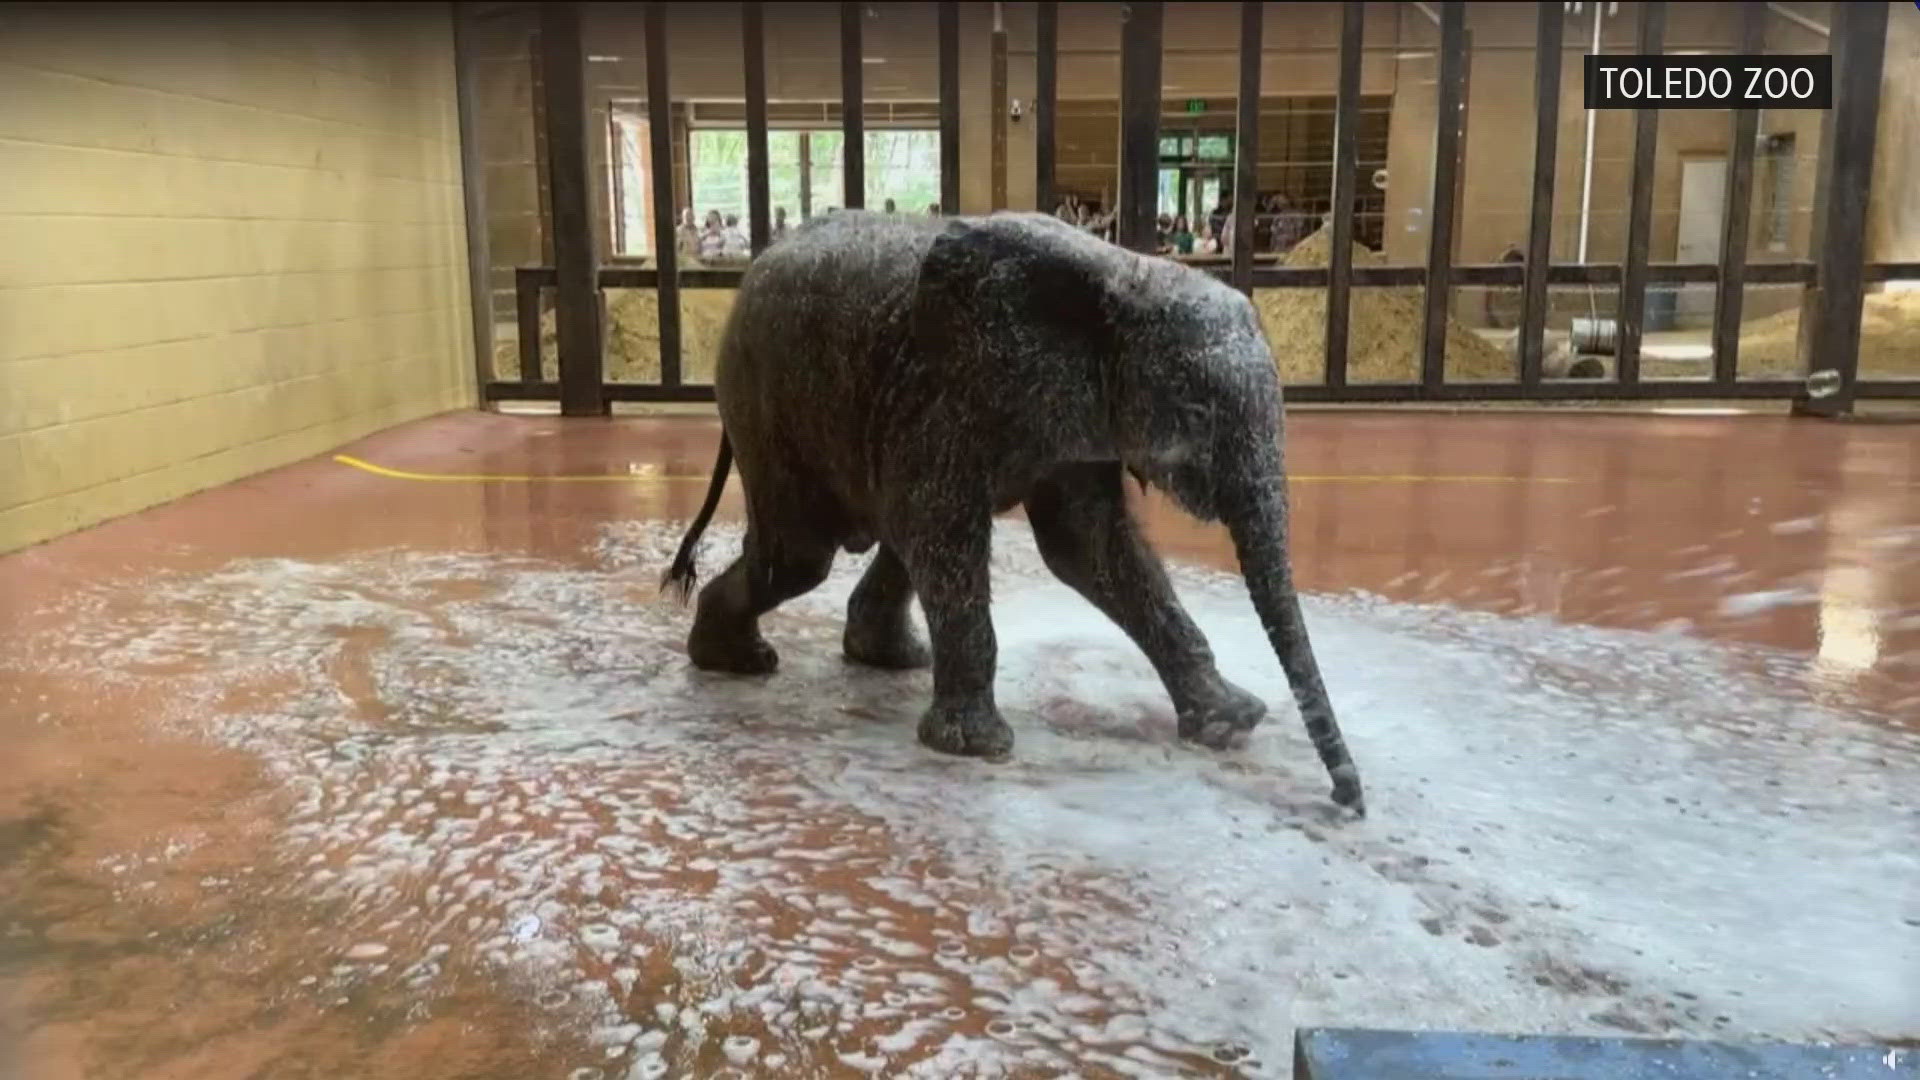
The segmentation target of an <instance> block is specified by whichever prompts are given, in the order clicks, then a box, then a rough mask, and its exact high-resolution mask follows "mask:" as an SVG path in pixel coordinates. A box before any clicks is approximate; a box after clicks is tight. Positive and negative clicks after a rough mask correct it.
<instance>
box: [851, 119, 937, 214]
mask: <svg viewBox="0 0 1920 1080" xmlns="http://www.w3.org/2000/svg"><path fill="white" fill-rule="evenodd" d="M866 134H867V177H866V180H867V206H868V207H869V208H870V209H875V210H878V209H881V208H884V207H885V206H886V204H887V200H888V199H892V200H893V202H894V209H895V210H896V211H898V212H899V213H902V214H924V213H926V212H927V210H928V208H929V207H937V206H938V205H939V203H940V132H939V131H937V130H935V131H918V130H911V131H910V130H900V129H887V130H882V131H869V132H867V133H866Z"/></svg>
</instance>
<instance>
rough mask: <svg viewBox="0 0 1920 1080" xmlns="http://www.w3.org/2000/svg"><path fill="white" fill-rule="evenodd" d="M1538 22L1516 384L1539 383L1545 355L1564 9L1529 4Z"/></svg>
mask: <svg viewBox="0 0 1920 1080" xmlns="http://www.w3.org/2000/svg"><path fill="white" fill-rule="evenodd" d="M1534 17H1535V18H1536V19H1537V20H1539V23H1538V26H1537V27H1536V33H1535V35H1534V46H1533V48H1534V57H1533V199H1532V203H1531V215H1530V216H1531V220H1530V221H1529V222H1528V225H1527V278H1526V283H1525V285H1524V286H1523V287H1522V289H1521V293H1520V331H1519V333H1520V341H1519V345H1520V382H1521V384H1522V385H1525V386H1536V385H1538V384H1539V382H1540V368H1541V361H1542V360H1543V359H1544V354H1545V352H1546V329H1547V311H1548V309H1549V308H1550V307H1551V306H1552V305H1551V303H1550V297H1549V294H1548V292H1547V270H1548V268H1549V266H1550V264H1551V263H1552V262H1553V179H1554V166H1555V165H1556V164H1558V162H1559V151H1560V67H1561V65H1562V64H1563V63H1565V58H1564V57H1563V56H1562V55H1561V53H1560V42H1561V38H1562V36H1563V35H1564V33H1565V28H1566V8H1565V7H1564V6H1563V5H1562V4H1561V3H1560V0H1543V2H1541V3H1539V4H1536V5H1534Z"/></svg>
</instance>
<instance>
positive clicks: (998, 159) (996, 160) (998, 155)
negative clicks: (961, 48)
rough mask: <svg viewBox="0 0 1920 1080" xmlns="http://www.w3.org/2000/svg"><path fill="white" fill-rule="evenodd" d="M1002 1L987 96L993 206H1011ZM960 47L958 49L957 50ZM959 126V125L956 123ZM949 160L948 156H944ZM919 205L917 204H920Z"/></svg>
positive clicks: (996, 20)
mask: <svg viewBox="0 0 1920 1080" xmlns="http://www.w3.org/2000/svg"><path fill="white" fill-rule="evenodd" d="M1000 10H1001V9H1000V5H999V4H995V5H993V39H992V43H991V49H992V55H991V56H990V57H989V63H988V72H987V86H988V94H987V96H988V97H989V98H990V99H991V100H992V105H991V106H990V107H991V108H992V109H993V118H992V119H993V123H992V125H991V131H992V136H993V145H992V147H991V150H990V153H991V159H990V161H989V165H990V166H991V168H992V172H993V175H992V192H991V194H990V196H989V199H988V206H987V208H988V209H989V210H1005V209H1006V208H1007V109H1008V107H1009V106H1008V102H1007V26H1006V23H1005V22H1004V21H1002V17H1001V13H1000ZM956 51H957V50H956ZM955 127H956V128H957V127H958V125H955ZM954 134H955V139H954V141H955V143H956V144H957V143H958V142H959V138H958V136H959V132H958V131H956V132H955V133H954ZM941 160H942V161H943V162H944V161H945V158H944V156H943V157H942V159H941ZM916 209H917V208H916Z"/></svg>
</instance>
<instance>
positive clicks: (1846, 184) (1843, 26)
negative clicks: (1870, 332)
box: [1794, 3, 1890, 417]
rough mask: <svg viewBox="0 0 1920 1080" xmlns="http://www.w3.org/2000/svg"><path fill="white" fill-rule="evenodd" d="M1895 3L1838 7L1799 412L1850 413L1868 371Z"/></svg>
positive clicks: (1803, 319) (1804, 310) (1804, 319)
mask: <svg viewBox="0 0 1920 1080" xmlns="http://www.w3.org/2000/svg"><path fill="white" fill-rule="evenodd" d="M1889 7H1890V5H1888V4H1877V3H1861V4H1835V5H1833V7H1832V12H1831V14H1832V18H1833V27H1832V29H1833V36H1832V38H1831V39H1829V40H1830V42H1831V45H1830V48H1831V49H1832V51H1833V110H1832V111H1831V112H1830V113H1828V114H1827V117H1826V124H1827V128H1828V132H1829V136H1828V137H1827V138H1826V139H1823V140H1822V141H1823V142H1825V143H1826V144H1827V153H1826V154H1825V155H1823V156H1822V159H1821V162H1820V181H1819V187H1820V189H1821V190H1822V191H1823V192H1824V197H1823V198H1816V199H1815V200H1814V203H1815V207H1816V210H1817V212H1818V220H1817V221H1816V222H1815V223H1814V230H1815V232H1816V233H1817V234H1818V235H1819V243H1818V246H1817V247H1816V249H1815V250H1814V253H1813V258H1814V262H1815V263H1816V264H1817V265H1818V266H1819V268H1820V276H1819V283H1818V284H1817V285H1815V286H1814V288H1812V289H1811V290H1809V295H1808V296H1807V298H1806V301H1805V302H1804V303H1803V304H1802V305H1801V309H1800V325H1801V327H1802V333H1801V354H1800V355H1801V358H1802V360H1803V361H1804V362H1805V365H1806V366H1805V371H1806V372H1807V385H1806V388H1805V390H1804V391H1803V392H1802V393H1801V395H1800V396H1799V397H1798V398H1796V399H1795V400H1794V412H1796V413H1798V414H1801V415H1811V416H1829V417H1831V416H1844V415H1846V414H1848V413H1850V412H1852V411H1853V403H1854V399H1855V397H1856V396H1857V394H1858V388H1857V387H1856V385H1855V383H1856V382H1857V380H1858V379H1859V375H1860V313H1861V309H1862V306H1863V304H1864V303H1865V301H1866V279H1865V274H1864V273H1863V270H1864V267H1865V265H1866V241H1867V236H1866V234H1867V198H1868V192H1869V191H1870V190H1871V188H1872V185H1873V154H1874V144H1875V137H1876V131H1875V125H1877V124H1878V123H1879V121H1880V72H1881V70H1882V68H1883V67H1884V66H1885V64H1886V56H1887V16H1888V10H1889Z"/></svg>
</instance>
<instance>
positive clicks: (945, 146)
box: [939, 0, 1005, 214]
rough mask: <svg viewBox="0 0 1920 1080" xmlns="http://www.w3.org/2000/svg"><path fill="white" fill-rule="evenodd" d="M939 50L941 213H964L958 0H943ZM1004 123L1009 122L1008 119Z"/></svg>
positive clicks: (941, 1)
mask: <svg viewBox="0 0 1920 1080" xmlns="http://www.w3.org/2000/svg"><path fill="white" fill-rule="evenodd" d="M939 50H940V212H941V213H943V214H957V213H959V212H960V5H959V4H958V3H956V2H955V0H940V40H939ZM1001 121H1002V123H1004V122H1005V117H1004V116H1002V118H1001ZM1004 137H1005V136H1004V134H1003V135H1002V138H1004Z"/></svg>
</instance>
